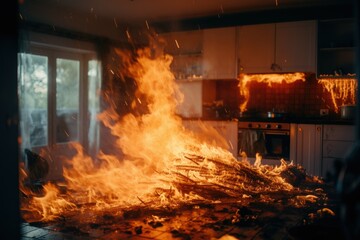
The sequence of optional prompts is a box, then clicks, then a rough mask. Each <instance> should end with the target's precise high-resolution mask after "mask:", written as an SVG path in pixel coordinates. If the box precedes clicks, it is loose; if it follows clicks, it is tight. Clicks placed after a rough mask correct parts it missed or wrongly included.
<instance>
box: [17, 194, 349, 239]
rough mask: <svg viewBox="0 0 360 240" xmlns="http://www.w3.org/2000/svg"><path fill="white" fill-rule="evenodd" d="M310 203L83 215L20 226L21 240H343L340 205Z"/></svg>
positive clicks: (244, 202)
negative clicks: (231, 239) (231, 238)
mask: <svg viewBox="0 0 360 240" xmlns="http://www.w3.org/2000/svg"><path fill="white" fill-rule="evenodd" d="M308 200H309V199H307V200H306V199H305V201H304V199H298V198H295V200H294V199H288V198H283V197H279V198H263V199H262V200H261V201H251V200H246V199H243V200H241V201H236V202H229V203H216V204H209V203H206V204H205V203H199V204H191V205H187V206H183V207H181V208H179V209H176V210H174V209H172V210H170V209H168V210H166V209H161V210H159V209H157V210H151V209H146V208H137V209H132V210H128V211H126V212H123V214H121V216H120V215H119V216H115V215H112V214H109V213H102V214H98V215H97V216H96V217H94V216H91V215H90V214H89V213H88V214H89V215H86V214H85V213H84V214H85V215H84V216H73V217H68V218H64V219H62V220H57V221H56V222H53V223H22V226H21V236H22V238H21V239H23V240H26V239H29V240H30V239H54V240H57V239H85V240H87V239H159V240H160V239H220V238H221V237H224V236H227V235H229V236H233V237H235V238H237V239H338V240H339V239H344V236H343V233H342V230H341V228H340V226H341V224H340V221H339V219H338V217H337V216H338V214H337V207H336V202H327V203H324V202H322V201H320V200H319V201H317V202H311V201H308ZM299 204H300V205H299ZM329 210H331V211H329ZM332 212H333V213H335V215H333V214H332ZM80 219H82V220H80Z"/></svg>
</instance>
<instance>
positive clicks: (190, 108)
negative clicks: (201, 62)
mask: <svg viewBox="0 0 360 240" xmlns="http://www.w3.org/2000/svg"><path fill="white" fill-rule="evenodd" d="M176 84H177V85H178V87H179V90H180V92H181V93H182V94H183V101H182V102H181V103H179V104H178V105H177V106H176V109H175V113H176V114H178V115H179V116H181V117H183V118H207V119H214V118H216V117H219V116H216V112H215V111H214V110H213V109H210V108H209V107H208V106H209V105H210V104H211V103H213V102H214V101H215V100H216V81H212V80H211V81H206V80H201V79H190V80H189V79H187V80H179V81H176Z"/></svg>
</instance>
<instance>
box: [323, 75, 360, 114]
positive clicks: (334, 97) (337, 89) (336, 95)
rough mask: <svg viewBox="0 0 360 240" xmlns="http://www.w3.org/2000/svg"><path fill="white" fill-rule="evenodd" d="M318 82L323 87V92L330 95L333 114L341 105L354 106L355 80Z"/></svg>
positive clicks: (325, 80)
mask: <svg viewBox="0 0 360 240" xmlns="http://www.w3.org/2000/svg"><path fill="white" fill-rule="evenodd" d="M318 82H319V84H321V85H322V86H323V87H324V90H325V91H327V92H328V93H330V96H331V101H332V103H333V105H334V111H335V112H339V106H341V105H345V104H355V102H356V101H355V95H356V89H357V80H356V79H349V78H344V79H320V80H318Z"/></svg>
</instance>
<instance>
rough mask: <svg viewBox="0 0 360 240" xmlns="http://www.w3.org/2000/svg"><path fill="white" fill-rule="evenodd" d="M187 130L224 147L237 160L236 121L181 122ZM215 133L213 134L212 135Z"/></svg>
mask: <svg viewBox="0 0 360 240" xmlns="http://www.w3.org/2000/svg"><path fill="white" fill-rule="evenodd" d="M183 125H184V127H185V128H187V129H188V130H190V131H192V132H194V133H197V134H200V139H201V138H202V137H204V138H206V140H207V141H210V142H211V143H215V144H216V145H217V146H219V147H224V148H225V147H226V146H227V150H228V151H229V152H231V153H232V155H233V156H234V157H235V158H237V151H238V150H237V142H238V135H237V132H238V123H237V122H236V121H190V120H187V121H186V120H185V121H183ZM214 133H215V134H214Z"/></svg>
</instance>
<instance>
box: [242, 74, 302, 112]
mask: <svg viewBox="0 0 360 240" xmlns="http://www.w3.org/2000/svg"><path fill="white" fill-rule="evenodd" d="M238 80H239V85H238V86H239V89H240V96H243V97H244V101H243V103H241V104H240V106H239V109H240V112H245V111H246V106H247V103H248V102H249V99H250V91H249V86H248V83H249V82H251V81H256V82H259V83H267V84H268V86H269V87H271V86H272V84H274V83H275V84H276V83H278V84H280V83H283V82H285V83H293V82H295V81H298V80H301V81H305V74H304V73H299V72H296V73H282V74H276V73H273V74H241V75H240V76H239V78H238Z"/></svg>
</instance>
